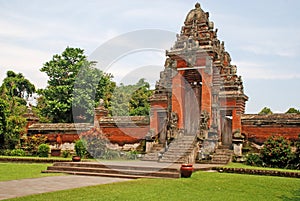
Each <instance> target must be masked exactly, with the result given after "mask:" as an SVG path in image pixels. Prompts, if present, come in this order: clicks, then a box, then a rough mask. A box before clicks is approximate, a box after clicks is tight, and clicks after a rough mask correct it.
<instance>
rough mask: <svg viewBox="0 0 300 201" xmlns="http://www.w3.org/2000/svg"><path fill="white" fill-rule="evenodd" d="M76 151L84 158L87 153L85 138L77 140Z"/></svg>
mask: <svg viewBox="0 0 300 201" xmlns="http://www.w3.org/2000/svg"><path fill="white" fill-rule="evenodd" d="M74 148H75V152H76V155H77V156H80V157H81V158H83V157H84V156H85V155H86V154H87V150H86V142H85V141H84V140H77V141H76V142H75V147H74Z"/></svg>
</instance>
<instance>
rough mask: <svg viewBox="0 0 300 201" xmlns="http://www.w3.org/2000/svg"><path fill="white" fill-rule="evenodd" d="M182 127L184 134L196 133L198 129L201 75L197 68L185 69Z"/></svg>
mask: <svg viewBox="0 0 300 201" xmlns="http://www.w3.org/2000/svg"><path fill="white" fill-rule="evenodd" d="M183 77H184V79H185V87H184V88H185V96H184V129H185V134H186V135H196V133H197V130H198V129H199V121H200V113H201V99H202V97H201V96H202V77H201V75H200V73H199V72H198V70H185V72H184V75H183Z"/></svg>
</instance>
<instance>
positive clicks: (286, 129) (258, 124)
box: [242, 114, 300, 144]
mask: <svg viewBox="0 0 300 201" xmlns="http://www.w3.org/2000/svg"><path fill="white" fill-rule="evenodd" d="M242 134H243V135H245V136H246V138H247V139H248V140H250V141H253V142H256V143H259V144H262V143H263V142H264V141H265V140H266V139H268V138H269V137H270V136H272V135H276V136H283V137H284V138H286V139H288V140H297V139H298V135H299V134H300V115H297V114H272V115H257V114H256V115H249V114H246V115H242Z"/></svg>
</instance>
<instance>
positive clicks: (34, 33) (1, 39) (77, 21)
mask: <svg viewBox="0 0 300 201" xmlns="http://www.w3.org/2000/svg"><path fill="white" fill-rule="evenodd" d="M195 3H196V1H191V0H185V1H182V0H172V1H171V0H166V1H159V0H153V1H146V0H130V1H121V0H110V1H104V0H103V1H101V0H99V1H91V0H87V1H84V0H66V1H61V0H54V1H46V0H44V1H41V0H29V1H22V0H0V82H2V80H3V78H4V77H5V76H6V71H7V70H13V71H15V72H21V73H23V74H24V75H25V77H26V78H28V79H29V80H30V81H31V82H32V83H34V84H35V85H36V86H37V87H38V88H44V87H45V86H46V85H47V76H46V75H45V74H44V73H42V72H40V71H39V69H40V68H41V67H42V66H43V63H45V62H47V61H49V60H51V58H52V56H53V55H54V54H60V53H61V52H62V51H63V50H64V49H65V48H66V47H67V46H69V47H79V48H82V49H84V50H85V53H86V55H93V54H94V53H95V50H97V48H99V47H102V49H103V47H104V46H103V44H106V43H107V42H109V41H110V42H111V41H118V40H117V39H118V38H120V36H123V35H124V34H125V35H126V34H127V33H131V32H134V31H139V30H142V31H143V32H140V33H145V41H148V39H147V38H148V37H151V36H152V35H153V34H152V32H148V34H147V31H145V30H148V29H150V30H151V29H156V30H162V32H163V33H167V34H166V35H168V34H169V33H174V34H173V35H174V36H173V35H172V34H170V36H171V37H169V38H170V41H171V42H172V41H174V40H175V33H178V32H180V29H181V26H182V25H183V22H184V19H185V17H186V14H187V13H188V12H189V11H190V10H191V9H193V8H194V5H195ZM200 3H201V7H202V9H203V10H204V11H208V12H210V19H211V20H212V21H214V23H215V27H216V28H218V30H219V31H218V37H219V39H220V40H222V41H225V48H226V50H227V51H228V52H229V53H230V54H231V58H232V64H236V65H237V66H238V74H240V75H241V76H242V78H243V81H244V87H245V93H246V94H247V95H248V96H249V101H248V102H247V108H246V112H247V113H256V112H259V111H260V110H261V109H262V108H263V107H264V106H268V107H270V108H271V109H272V110H273V112H285V111H286V110H287V109H288V108H289V107H295V108H297V109H300V107H299V106H300V104H299V103H300V102H299V101H300V93H299V89H300V60H299V59H298V55H300V21H299V19H300V12H299V10H300V1H298V0H277V1H271V0H264V1H259V0H252V1H240V0H226V1H216V0H215V1H212V0H202V1H200ZM149 33H150V34H149ZM149 35H151V36H149ZM154 35H155V34H154ZM172 36H173V38H172ZM151 43H152V42H151ZM164 45H165V46H159V47H157V48H156V50H154V49H155V47H154V49H153V48H152V49H151V51H145V50H143V51H136V52H134V53H132V52H131V53H130V54H125V55H124V54H123V55H117V56H118V57H117V58H116V59H115V60H114V62H113V64H111V68H110V70H111V72H113V73H116V79H119V81H120V80H121V81H124V80H126V79H127V78H126V77H127V75H126V73H125V74H124V72H129V71H130V72H131V74H136V75H139V74H143V73H144V74H147V76H149V78H148V77H147V76H146V79H151V78H153V76H154V77H155V76H157V78H158V77H159V75H158V74H157V72H159V70H160V69H161V68H162V66H163V64H164V59H165V58H164V49H169V48H170V46H171V45H170V43H169V41H167V42H166V43H165V44H164ZM91 58H92V57H91ZM99 63H100V65H101V61H99ZM132 66H138V68H132ZM130 69H131V70H130ZM149 69H152V70H149ZM153 72H156V73H153ZM118 73H119V74H118ZM150 74H151V75H150Z"/></svg>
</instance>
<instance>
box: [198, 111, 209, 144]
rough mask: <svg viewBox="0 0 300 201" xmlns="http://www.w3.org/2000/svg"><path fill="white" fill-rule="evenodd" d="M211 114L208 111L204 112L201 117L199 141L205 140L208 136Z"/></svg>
mask: <svg viewBox="0 0 300 201" xmlns="http://www.w3.org/2000/svg"><path fill="white" fill-rule="evenodd" d="M209 118H210V117H209V113H208V112H207V111H205V110H204V111H202V112H201V115H200V122H199V135H198V138H199V139H203V138H205V137H206V136H207V131H208V129H209V128H208V123H209V122H208V121H209Z"/></svg>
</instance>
